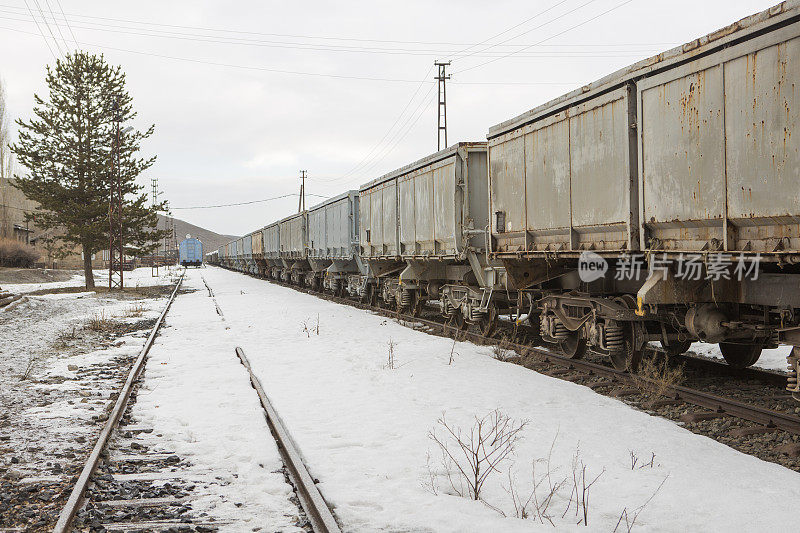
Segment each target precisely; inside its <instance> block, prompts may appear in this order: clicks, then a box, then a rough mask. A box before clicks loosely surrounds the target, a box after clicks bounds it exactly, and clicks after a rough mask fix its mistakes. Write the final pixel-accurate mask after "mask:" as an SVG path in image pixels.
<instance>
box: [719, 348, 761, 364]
mask: <svg viewBox="0 0 800 533" xmlns="http://www.w3.org/2000/svg"><path fill="white" fill-rule="evenodd" d="M761 349H762V345H761V344H733V343H730V342H721V343H719V351H721V352H722V357H724V358H725V362H726V363H728V364H729V365H730V366H732V367H733V368H747V367H748V366H753V365H754V364H755V362H756V361H758V358H759V357H761Z"/></svg>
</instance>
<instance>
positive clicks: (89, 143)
mask: <svg viewBox="0 0 800 533" xmlns="http://www.w3.org/2000/svg"><path fill="white" fill-rule="evenodd" d="M45 79H46V82H47V87H48V90H49V92H50V94H49V98H48V99H47V100H44V99H42V98H40V97H39V96H38V95H34V101H35V105H34V108H33V113H34V115H35V118H34V119H32V120H30V121H28V122H25V121H22V120H18V121H17V124H19V127H20V128H19V141H18V142H17V143H15V144H13V145H12V146H11V150H12V151H13V152H14V154H16V156H17V160H18V162H19V163H20V164H21V165H22V166H23V167H25V168H26V169H27V170H28V174H27V175H24V176H22V175H17V176H16V180H15V183H14V186H15V187H17V188H18V189H20V190H21V191H22V192H23V193H24V194H25V196H27V197H28V198H30V199H31V200H33V201H35V202H37V203H39V204H40V206H39V209H42V210H43V212H40V213H37V214H36V215H35V216H34V215H28V217H29V219H30V220H33V221H34V223H35V224H36V226H38V227H39V228H42V229H45V230H47V229H57V230H58V231H56V232H55V233H53V232H51V235H50V236H48V237H45V238H43V240H44V241H45V243H46V244H47V245H49V246H52V247H53V249H54V251H55V255H56V256H61V257H63V256H65V255H67V254H68V253H69V252H71V251H72V250H73V249H74V247H75V245H78V246H80V247H81V249H82V251H83V269H84V275H85V279H86V288H92V287H94V276H93V274H92V254H94V253H96V252H98V251H100V250H104V249H107V248H108V242H109V222H108V211H109V197H110V190H111V187H112V186H113V185H114V183H115V180H116V177H117V175H119V179H120V183H121V191H122V195H123V206H122V223H123V228H124V232H125V233H124V236H123V239H124V241H123V242H124V243H125V244H127V245H129V246H135V247H136V248H137V249H138V250H139V251H142V252H144V253H148V252H151V251H152V250H154V249H155V248H157V246H158V242H159V241H160V240H161V239H162V238H163V237H164V231H163V230H158V229H157V221H158V215H157V212H158V211H160V210H164V209H165V206H164V205H163V204H159V205H156V206H153V207H148V206H147V194H146V193H144V192H143V189H144V187H142V186H141V185H137V184H136V183H135V180H136V177H137V176H139V174H141V173H142V172H143V171H145V170H147V169H148V168H150V167H151V166H152V165H153V163H154V162H155V159H156V158H155V157H151V158H149V159H144V158H140V157H137V154H138V152H139V147H140V143H141V141H142V139H146V138H147V137H149V136H150V135H152V133H153V130H154V126H150V127H149V128H148V129H147V131H145V132H139V131H133V132H131V133H121V134H120V135H119V142H118V143H117V144H116V146H117V148H116V150H117V151H118V154H119V165H118V166H117V167H115V165H114V164H113V155H114V150H115V133H116V131H117V128H118V127H120V124H122V123H125V122H127V121H130V120H131V119H133V118H134V117H135V116H136V113H135V112H134V111H133V105H132V101H133V99H132V98H131V97H130V96H129V95H128V93H127V92H126V90H125V74H124V73H123V72H122V68H121V67H119V66H116V67H113V66H111V65H109V64H108V63H106V61H105V59H104V58H103V56H102V55H100V56H96V55H92V54H88V53H86V52H79V51H76V52H74V53H72V54H70V55H68V56H66V58H64V59H58V60H56V65H55V68H52V69H51V68H50V66H48V67H47V75H46V78H45Z"/></svg>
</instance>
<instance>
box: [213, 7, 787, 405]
mask: <svg viewBox="0 0 800 533" xmlns="http://www.w3.org/2000/svg"><path fill="white" fill-rule="evenodd" d="M799 119H800V2H797V1H787V2H783V3H781V4H779V5H776V6H774V7H772V8H770V9H768V10H766V11H764V12H761V13H758V14H755V15H753V16H750V17H747V18H745V19H742V20H740V21H738V22H736V23H734V24H731V25H730V26H728V27H725V28H722V29H720V30H719V31H716V32H713V33H711V34H708V35H706V36H704V37H701V38H699V39H695V40H694V41H691V42H689V43H686V44H684V45H683V46H679V47H676V48H673V49H671V50H668V51H666V52H663V53H661V54H658V55H657V56H654V57H651V58H649V59H646V60H643V61H640V62H638V63H636V64H634V65H631V66H629V67H627V68H624V69H622V70H619V71H617V72H614V73H613V74H610V75H608V76H606V77H604V78H602V79H600V80H598V81H596V82H594V83H590V84H588V85H586V86H583V87H581V88H580V89H577V90H575V91H572V92H570V93H568V94H565V95H563V96H561V97H560V98H557V99H555V100H553V101H550V102H548V103H546V104H544V105H541V106H539V107H536V108H534V109H532V110H530V111H528V112H526V113H524V114H522V115H520V116H518V117H515V118H513V119H511V120H508V121H506V122H503V123H501V124H498V125H495V126H493V127H491V128H490V129H489V131H488V135H487V141H485V142H465V143H459V144H456V145H454V146H451V147H449V148H447V149H445V150H442V151H440V152H437V153H435V154H432V155H430V156H428V157H425V158H423V159H421V160H419V161H416V162H414V163H412V164H410V165H407V166H405V167H403V168H400V169H398V170H396V171H394V172H390V173H388V174H386V175H384V176H382V177H379V178H377V179H375V180H373V181H370V182H369V183H366V184H364V185H362V186H361V187H360V189H359V190H358V191H348V192H346V193H344V194H342V195H340V196H337V197H336V198H332V199H330V200H328V201H326V202H324V203H322V204H320V205H317V206H315V207H312V208H311V209H309V210H307V211H304V212H302V213H298V214H296V215H292V216H289V217H287V218H285V219H283V220H280V221H277V222H274V223H272V224H270V225H268V226H266V227H264V228H261V229H258V230H256V231H254V232H253V233H251V234H249V235H246V236H245V237H242V238H241V239H238V240H236V241H232V242H230V243H228V244H227V245H225V246H223V247H221V248H220V249H219V250H217V251H215V252H212V254H211V255H210V257H209V262H211V263H214V264H219V265H222V266H225V267H227V268H232V269H235V270H239V271H242V272H248V273H251V274H253V275H257V276H262V277H266V278H273V279H280V280H283V281H285V282H288V283H294V284H299V285H304V286H307V287H311V288H314V289H318V290H328V291H332V292H334V293H336V294H340V295H350V296H352V297H357V298H360V299H361V300H363V301H365V302H371V303H376V302H381V303H382V304H384V305H391V306H395V307H396V308H397V309H398V311H400V312H403V313H409V314H412V315H413V314H417V313H419V312H420V310H421V309H422V307H423V305H425V304H426V302H437V303H438V306H439V308H440V310H441V313H442V314H443V315H444V316H445V317H446V318H447V320H448V321H449V322H450V323H451V324H453V325H456V326H458V327H469V326H473V327H477V328H479V329H480V330H481V331H482V332H484V333H486V334H488V333H490V332H491V330H492V328H493V327H494V324H495V323H496V321H497V318H498V315H511V316H514V317H516V319H517V321H518V322H522V321H523V320H524V321H526V322H528V323H529V325H531V326H533V328H535V331H536V332H538V335H539V336H540V338H541V340H542V342H545V343H551V344H553V345H557V346H558V347H560V349H561V350H562V351H563V352H564V353H565V354H567V355H568V356H570V357H575V358H577V357H581V356H582V355H583V354H584V353H585V352H586V350H588V349H591V350H593V351H595V352H598V353H602V354H606V355H607V356H608V357H609V358H610V360H611V361H612V362H613V364H614V365H615V366H616V367H617V368H620V369H629V370H635V369H636V367H637V366H638V364H639V361H640V360H641V357H642V354H643V352H644V350H645V347H646V346H647V344H648V343H652V342H657V343H660V344H661V346H662V347H663V349H664V350H665V351H666V352H667V353H670V354H680V353H683V352H685V351H686V350H687V349H688V346H689V344H690V343H691V342H693V341H703V342H708V343H719V346H720V350H721V352H722V355H723V357H724V358H725V360H726V361H727V362H728V363H729V364H730V365H732V366H734V367H738V368H744V367H747V366H750V365H752V364H754V363H755V362H756V361H757V359H758V357H759V355H760V353H761V351H762V349H764V348H771V347H775V346H777V345H778V344H787V345H791V346H794V348H793V350H792V352H791V355H790V357H789V361H788V362H789V368H790V377H789V384H788V389H789V390H791V391H792V392H793V393H794V395H795V397H796V398H798V399H800V388H798V383H797V372H798V366H800V362H799V361H798V359H800V134H798V135H794V128H795V126H796V124H797V122H798V120H799Z"/></svg>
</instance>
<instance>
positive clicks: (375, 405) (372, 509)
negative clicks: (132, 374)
mask: <svg viewBox="0 0 800 533" xmlns="http://www.w3.org/2000/svg"><path fill="white" fill-rule="evenodd" d="M201 275H203V276H205V278H206V280H207V282H208V284H209V285H210V286H211V287H212V289H213V290H214V292H215V294H216V296H217V299H218V301H219V304H220V307H221V308H222V310H223V312H224V313H225V317H226V322H225V324H226V325H227V326H228V327H229V328H230V329H229V330H227V331H224V332H223V331H217V330H218V329H219V323H218V322H214V319H216V315H212V313H211V312H210V311H209V312H205V313H204V314H203V316H205V317H206V318H205V319H202V320H201V318H202V317H201V316H200V310H201V304H200V303H198V304H197V305H196V306H192V307H193V311H192V312H193V313H195V315H196V317H197V323H195V324H193V325H190V324H188V323H187V324H186V328H187V329H185V330H184V331H185V335H184V337H185V338H186V339H187V340H188V339H194V340H196V341H198V345H200V346H203V348H202V349H200V348H198V347H197V346H198V345H196V346H195V347H194V348H190V347H189V346H186V347H184V348H183V350H181V352H177V351H173V352H172V356H171V361H172V362H171V363H170V360H165V362H167V363H168V364H176V365H178V364H181V365H186V368H187V371H188V369H189V368H191V365H190V363H189V362H188V361H186V360H184V361H183V362H181V360H180V359H181V357H182V356H183V357H190V358H192V359H194V360H196V361H197V365H198V368H208V365H209V364H210V363H209V361H210V360H209V359H208V358H209V357H211V355H210V352H214V354H216V357H217V358H218V359H217V360H218V361H219V364H218V366H214V368H216V369H217V371H218V372H220V373H227V372H228V369H225V368H224V367H223V364H229V365H234V363H235V361H234V359H233V348H234V346H235V345H237V344H238V345H240V346H242V347H243V348H244V350H245V352H246V353H247V355H248V357H249V358H250V361H251V363H252V365H253V367H254V370H255V371H256V372H257V373H258V374H259V376H260V379H261V381H262V383H263V384H264V387H265V389H266V391H267V394H268V395H270V397H271V399H272V401H273V403H274V404H275V406H276V408H277V410H278V412H279V413H280V414H281V417H282V418H283V420H284V422H285V424H286V425H287V427H288V429H289V431H290V432H291V434H292V436H293V438H294V440H295V441H296V442H297V444H298V446H299V448H300V450H301V452H302V453H303V455H304V457H305V459H306V462H307V464H308V466H309V469H310V471H311V473H312V475H313V476H314V477H316V478H318V479H319V480H320V484H319V487H320V490H321V491H322V493H323V495H324V496H325V497H326V498H327V499H328V500H329V501H330V502H331V503H332V504H333V506H334V507H335V513H336V514H337V516H338V517H339V518H340V519H341V520H342V522H343V523H344V526H345V529H346V530H348V531H530V530H531V529H537V528H539V529H542V530H553V529H554V526H555V529H556V530H558V531H564V530H573V531H586V530H587V528H584V527H583V526H576V525H575V524H576V523H577V522H578V521H579V520H580V518H581V516H576V512H575V510H576V509H575V496H574V492H573V490H574V486H575V485H578V486H579V487H581V488H582V483H581V477H580V476H581V473H582V472H583V467H584V466H585V468H586V470H585V472H586V479H587V483H589V482H591V480H593V479H595V477H596V476H598V475H600V477H599V478H597V481H596V482H595V484H594V485H592V486H591V488H590V489H589V493H590V499H589V503H588V505H586V508H587V514H588V525H589V528H588V530H592V531H613V530H614V529H615V527H617V524H618V522H619V520H620V517H621V516H622V515H623V513H625V514H626V515H627V516H628V521H629V522H630V521H631V520H632V519H633V517H634V516H636V515H637V512H638V516H637V518H636V521H635V524H634V526H633V531H683V530H690V531H755V530H760V531H786V530H791V524H794V523H796V514H797V513H796V503H797V501H798V499H799V498H800V475H798V474H797V473H795V472H793V471H790V470H788V469H785V468H783V467H780V466H778V465H775V464H772V463H767V462H763V461H760V460H758V459H755V458H753V457H751V456H748V455H745V454H742V453H740V452H737V451H735V450H733V449H731V448H728V447H726V446H724V445H722V444H720V443H717V442H715V441H713V440H711V439H708V438H706V437H703V436H700V435H696V434H693V433H691V432H689V431H686V430H684V429H682V428H681V427H679V426H678V425H676V424H674V423H673V422H670V421H667V420H664V419H660V418H656V417H651V416H649V415H647V414H645V413H642V412H639V411H636V410H634V409H632V408H631V407H629V406H627V405H626V404H624V403H622V402H619V401H617V400H614V399H611V398H608V397H605V396H601V395H598V394H595V393H594V392H593V391H591V390H590V389H588V388H585V387H582V386H579V385H575V384H572V383H569V382H565V381H561V380H558V379H553V378H549V377H546V376H543V375H540V374H537V373H535V372H533V371H530V370H527V369H524V368H522V367H520V366H516V365H513V364H508V363H501V362H499V361H496V360H495V359H493V358H492V356H491V350H490V348H487V347H480V346H475V345H472V344H469V343H457V344H455V345H454V344H453V341H452V340H449V339H445V338H438V337H433V336H429V335H426V334H424V333H421V332H417V331H413V330H411V329H409V328H406V327H403V326H401V325H399V324H397V323H395V322H394V321H392V320H389V319H386V318H384V317H381V316H377V315H373V314H371V313H368V312H364V311H360V310H357V309H355V308H351V307H348V306H341V305H337V304H334V303H331V302H326V301H324V300H321V299H319V298H316V297H314V296H310V295H305V294H302V293H298V292H296V291H293V290H291V289H287V288H283V287H280V286H277V285H272V284H269V283H267V282H265V281H261V280H256V279H253V278H251V277H248V276H244V275H241V274H237V273H233V272H229V271H225V270H222V269H217V268H206V269H204V270H202V271H195V270H190V271H189V272H188V277H189V281H188V282H189V283H191V284H192V285H197V283H198V278H199V277H200V276H201ZM196 294H197V293H196ZM191 297H192V298H198V296H196V295H192V296H191ZM188 298H189V296H181V297H180V298H179V300H178V302H180V301H181V299H188ZM206 300H210V298H208V297H207V296H206ZM208 305H210V304H206V307H208ZM174 319H175V320H179V319H180V320H184V318H182V317H180V315H175V317H174ZM168 322H170V321H169V320H168ZM317 326H318V328H317ZM182 327H183V326H182ZM192 328H193V329H192ZM317 330H318V331H319V333H318V334H317ZM190 331H191V332H192V333H191V334H190V333H189V332H190ZM209 331H217V333H216V334H215V335H214V336H213V338H209V337H207V336H206V335H205V332H209ZM390 344H391V346H392V351H393V353H394V364H393V365H390V364H389V357H388V355H389V346H390ZM176 350H177V347H176ZM205 352H209V354H206V353H205ZM451 352H452V353H453V361H452V363H451V364H449V361H450V355H451ZM160 357H162V358H164V357H166V355H164V354H163V353H162V355H161V356H160ZM229 359H230V361H231V362H230V363H225V362H226V361H228V360H229ZM153 362H154V361H153ZM151 364H152V362H151ZM391 366H393V367H394V368H391ZM152 368H153V367H151V369H152ZM156 368H157V366H156ZM162 371H164V369H161V368H158V372H162ZM242 379H243V378H242ZM215 390H218V389H216V388H213V389H212V391H211V393H212V394H213V392H214V391H215ZM248 392H249V394H250V395H252V397H253V398H255V393H254V392H252V391H248ZM154 394H155V391H154ZM162 394H164V395H165V396H164V398H165V399H166V398H168V397H169V393H168V392H164V393H162ZM225 394H226V395H227V394H230V395H233V394H238V392H237V391H234V390H233V389H230V390H229V391H228V392H226V393H225ZM142 401H150V400H147V398H142V399H140V402H142ZM217 401H221V402H226V403H227V402H228V396H225V397H223V396H222V395H221V394H220V395H219V397H218V398H217ZM210 403H212V404H213V400H211V401H210ZM142 405H144V404H142ZM159 405H161V404H159ZM204 406H205V403H203V404H201V405H198V406H196V407H188V406H184V407H175V408H173V407H170V409H176V410H177V411H180V413H181V414H180V415H175V416H176V418H178V419H179V420H183V419H186V418H190V417H191V416H192V410H193V409H197V410H198V411H200V410H201V409H203V408H204ZM164 407H165V406H163V405H162V406H161V407H160V408H159V409H163V408H164ZM251 407H252V406H251V405H248V406H247V409H251ZM231 409H233V406H231ZM495 409H499V410H500V411H501V412H502V413H504V414H506V415H508V416H509V417H511V419H512V422H514V421H523V420H526V421H527V424H526V425H525V426H524V428H523V429H522V430H521V432H520V433H519V436H521V439H520V440H519V441H518V443H517V445H516V449H515V452H514V453H513V454H512V455H511V456H509V458H508V460H507V461H505V462H503V463H502V464H500V465H498V470H499V472H495V473H492V474H491V475H490V476H489V477H488V478H487V479H486V482H485V485H484V487H483V490H482V492H481V498H482V500H483V501H472V500H469V499H466V498H462V497H458V496H455V495H453V493H454V490H453V488H452V486H451V484H450V481H449V480H448V477H447V475H446V469H445V468H444V467H443V466H442V461H441V451H440V448H439V447H438V446H437V445H436V444H435V443H434V442H433V441H432V440H431V439H430V438H429V432H430V431H431V430H434V429H435V430H436V433H437V435H439V436H440V438H442V436H443V435H444V434H443V431H442V430H443V427H442V426H440V425H438V426H437V419H439V418H440V417H442V416H445V418H446V420H447V422H448V424H449V425H450V427H452V428H461V429H462V431H467V432H468V431H469V429H470V428H471V427H472V424H473V423H474V421H475V417H483V416H484V415H486V414H487V413H490V412H492V411H493V410H495ZM154 411H155V409H153V410H152V412H154ZM162 414H163V413H159V415H162ZM232 414H233V411H232ZM167 418H169V417H167ZM234 423H235V422H233V421H232V422H231V424H234ZM260 430H261V428H258V433H259V434H260V433H261V431H260ZM226 432H227V430H226V429H223V431H222V433H221V435H227V433H226ZM222 438H223V437H222V436H220V441H221V440H222ZM241 438H242V439H244V438H245V437H244V436H242V437H241ZM218 445H219V446H224V447H225V450H224V451H217V452H216V453H220V454H223V455H224V454H226V453H231V454H236V453H238V451H237V450H239V449H240V447H241V446H242V441H233V442H231V443H228V442H219V443H218ZM203 446H206V445H203ZM198 447H200V445H198ZM203 453H208V454H211V453H215V452H214V449H213V446H212V447H211V448H209V449H207V450H206V451H205V452H203ZM245 459H246V460H247V461H249V460H250V458H249V456H246V457H245ZM634 460H635V462H636V464H635V466H634V467H633V468H632V462H633V461H634ZM450 466H451V471H452V465H450ZM548 466H549V472H550V476H549V479H548V478H547V476H546V473H547V472H548ZM532 469H535V473H534V474H532ZM573 473H574V474H575V475H576V476H578V477H577V479H578V481H577V483H574V482H573V479H574V478H573ZM601 473H602V474H601ZM509 474H510V475H509ZM534 476H535V480H536V483H538V488H537V492H536V501H537V503H538V505H539V507H540V508H541V507H544V506H545V502H546V500H547V499H548V496H550V498H549V504H548V505H547V510H546V511H545V512H544V513H543V514H545V515H547V518H538V519H537V518H529V519H527V520H523V519H519V518H515V514H518V513H515V506H514V503H513V499H512V496H511V495H510V494H509V493H510V492H511V490H510V488H511V487H512V486H513V487H514V491H515V492H516V493H517V494H519V495H520V496H521V497H522V499H523V500H527V499H528V495H529V494H530V493H531V488H532V485H533V479H534ZM453 479H456V482H457V477H454V478H453ZM510 480H511V481H510ZM562 482H563V483H562ZM264 484H265V486H269V484H270V482H269V481H268V480H264ZM551 487H554V490H553V489H551ZM659 487H660V488H659ZM534 507H535V505H534V504H529V505H528V513H529V515H530V514H534V515H535V514H536V513H535V512H533V508H534ZM582 514H583V508H581V510H580V513H579V515H582ZM548 518H549V520H548ZM550 521H552V524H551V523H550ZM787 528H788V529H787ZM617 531H627V527H626V525H625V519H624V518H623V521H622V524H620V525H619V527H618V528H617Z"/></svg>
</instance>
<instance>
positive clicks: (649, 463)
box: [628, 450, 656, 470]
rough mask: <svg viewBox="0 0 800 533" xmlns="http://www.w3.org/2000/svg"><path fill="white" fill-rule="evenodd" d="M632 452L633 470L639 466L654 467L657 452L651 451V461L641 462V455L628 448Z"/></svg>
mask: <svg viewBox="0 0 800 533" xmlns="http://www.w3.org/2000/svg"><path fill="white" fill-rule="evenodd" d="M628 451H629V452H630V454H631V470H634V469H636V467H637V466H638V467H639V468H653V467H654V466H655V463H656V453H655V452H650V460H649V461H642V462H641V463H639V456H638V455H636V454H635V453H634V452H633V450H628Z"/></svg>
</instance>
